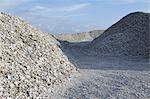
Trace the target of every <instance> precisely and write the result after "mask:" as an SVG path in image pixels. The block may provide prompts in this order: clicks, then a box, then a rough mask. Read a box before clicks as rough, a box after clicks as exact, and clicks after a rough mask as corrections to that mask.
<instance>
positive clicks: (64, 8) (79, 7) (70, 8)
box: [58, 3, 90, 12]
mask: <svg viewBox="0 0 150 99" xmlns="http://www.w3.org/2000/svg"><path fill="white" fill-rule="evenodd" d="M89 5H90V3H83V4H76V5H72V6H68V7H62V8H59V9H58V10H60V11H66V12H71V11H76V10H80V9H83V8H86V7H88V6H89Z"/></svg>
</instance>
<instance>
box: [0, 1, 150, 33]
mask: <svg viewBox="0 0 150 99" xmlns="http://www.w3.org/2000/svg"><path fill="white" fill-rule="evenodd" d="M149 5H150V0H0V11H5V12H8V13H10V14H12V15H16V16H20V17H22V18H23V19H24V20H27V21H28V22H30V23H31V24H33V25H35V26H36V27H38V28H40V29H41V30H43V31H45V32H49V33H52V34H58V33H74V32H83V31H90V30H95V29H106V28H108V27H109V26H111V25H112V24H114V23H115V22H117V21H118V20H119V19H120V18H122V17H123V16H125V15H127V14H129V13H131V12H135V11H143V12H150V6H149Z"/></svg>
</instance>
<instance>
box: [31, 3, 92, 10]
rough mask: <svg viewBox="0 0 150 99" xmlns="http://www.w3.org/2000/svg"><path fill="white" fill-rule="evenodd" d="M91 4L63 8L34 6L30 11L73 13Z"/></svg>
mask: <svg viewBox="0 0 150 99" xmlns="http://www.w3.org/2000/svg"><path fill="white" fill-rule="evenodd" d="M89 5H90V3H82V4H75V5H70V6H62V7H53V8H51V7H44V6H34V7H33V8H31V9H30V11H32V12H33V11H38V12H40V11H44V12H73V11H77V10H80V9H84V8H86V7H88V6H89Z"/></svg>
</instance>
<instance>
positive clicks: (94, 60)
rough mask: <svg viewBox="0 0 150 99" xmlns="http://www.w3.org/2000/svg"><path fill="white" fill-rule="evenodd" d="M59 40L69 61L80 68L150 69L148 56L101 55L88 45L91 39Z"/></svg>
mask: <svg viewBox="0 0 150 99" xmlns="http://www.w3.org/2000/svg"><path fill="white" fill-rule="evenodd" d="M59 42H60V43H61V45H60V48H61V50H62V51H63V52H64V54H65V55H66V56H67V57H68V59H69V61H70V62H71V63H73V64H74V65H75V66H76V67H77V68H79V69H98V70H135V71H150V60H149V59H146V58H141V57H112V56H100V55H97V54H96V53H95V52H94V51H92V50H91V49H90V48H89V47H87V45H88V44H89V43H90V41H86V42H68V41H60V40H59ZM89 49H90V50H89Z"/></svg>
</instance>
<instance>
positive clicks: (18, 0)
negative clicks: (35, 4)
mask: <svg viewBox="0 0 150 99" xmlns="http://www.w3.org/2000/svg"><path fill="white" fill-rule="evenodd" d="M30 1H32V0H0V9H7V8H10V7H14V6H17V5H20V4H23V3H27V2H30Z"/></svg>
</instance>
